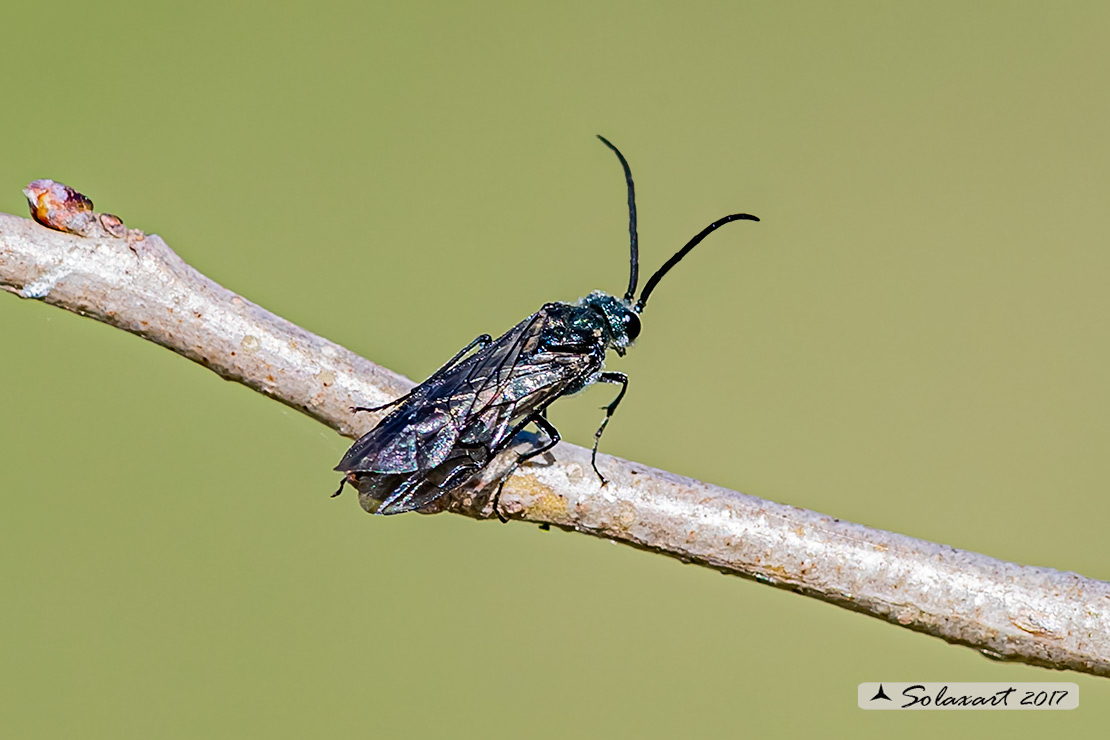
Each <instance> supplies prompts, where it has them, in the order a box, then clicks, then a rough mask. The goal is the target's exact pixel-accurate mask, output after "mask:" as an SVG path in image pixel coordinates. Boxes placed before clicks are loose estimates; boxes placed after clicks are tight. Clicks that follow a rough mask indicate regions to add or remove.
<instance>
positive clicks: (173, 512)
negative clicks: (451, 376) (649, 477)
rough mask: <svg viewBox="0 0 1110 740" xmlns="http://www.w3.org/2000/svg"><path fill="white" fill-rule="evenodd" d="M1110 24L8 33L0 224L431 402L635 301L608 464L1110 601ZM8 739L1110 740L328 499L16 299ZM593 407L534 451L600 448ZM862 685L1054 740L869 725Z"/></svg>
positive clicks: (985, 9)
mask: <svg viewBox="0 0 1110 740" xmlns="http://www.w3.org/2000/svg"><path fill="white" fill-rule="evenodd" d="M1108 21H1110V10H1108V9H1107V6H1106V5H1105V4H1102V3H1092V4H1082V3H1065V4H1049V3H1027V4H1018V3H1012V2H994V3H985V2H977V3H967V2H957V3H947V4H943V3H919V4H916V5H913V4H908V3H879V2H876V3H834V4H830V3H816V2H810V3H792V4H784V3H780V4H770V3H725V2H721V3H692V2H684V3H681V4H678V3H675V4H644V3H631V2H628V3H613V2H590V3H563V4H539V3H502V4H462V3H458V4H455V3H384V2H380V3H372V4H369V5H367V4H364V3H350V4H344V3H335V2H314V3H306V4H304V5H301V6H283V5H281V4H269V5H261V4H247V3H228V2H221V3H212V4H204V3H187V4H186V3H181V4H176V5H173V6H171V5H169V4H165V5H163V6H161V7H157V6H154V5H147V4H138V3H136V4H127V3H70V2H53V3H49V4H31V3H21V4H10V7H6V8H5V9H4V11H3V26H4V33H3V36H4V40H3V46H2V47H0V63H2V65H3V69H4V74H5V75H6V78H7V84H6V85H5V88H4V91H3V94H2V95H3V96H2V98H0V100H2V101H3V102H2V106H3V115H2V116H0V210H3V211H6V212H10V213H18V214H25V213H26V206H25V203H24V200H23V198H22V196H21V194H20V188H22V187H23V186H24V184H26V183H27V182H28V181H29V180H31V179H34V178H39V177H51V178H54V179H58V180H61V181H63V182H66V183H68V184H70V185H73V186H75V187H77V188H78V189H80V190H82V191H83V192H84V193H86V194H87V195H89V196H90V197H91V198H92V199H93V200H94V202H95V203H96V204H97V207H98V208H99V209H100V210H105V211H110V212H113V213H118V214H119V215H120V216H122V217H123V218H124V219H125V221H126V222H127V223H128V224H129V225H131V226H134V227H139V228H142V229H144V230H146V231H149V232H155V233H158V234H160V235H162V236H163V237H164V238H166V240H167V241H168V242H169V244H170V245H171V246H172V247H174V248H175V249H176V250H177V251H178V252H179V253H180V254H181V255H182V256H183V257H184V258H185V259H186V260H188V261H189V262H191V263H192V264H193V265H195V266H196V267H197V268H198V269H200V270H201V271H203V272H205V273H206V274H208V275H209V276H211V277H212V278H214V279H215V280H217V281H219V282H221V283H223V284H224V285H226V286H228V287H230V288H232V289H233V290H236V291H238V292H240V293H241V294H243V295H244V296H246V297H248V298H250V299H252V300H254V301H256V302H258V303H260V304H262V305H263V306H265V307H267V308H269V309H271V310H273V311H275V312H277V313H278V314H280V315H282V316H285V317H287V318H289V319H291V320H293V321H295V322H297V323H299V324H301V325H302V326H304V327H306V328H308V329H310V330H312V331H314V332H317V333H320V334H322V335H324V336H327V337H329V338H330V339H333V340H335V341H338V342H340V343H342V344H344V345H346V346H348V347H350V348H352V349H354V350H355V351H358V352H360V353H362V354H365V355H366V356H367V357H370V358H372V359H374V360H376V361H378V362H380V363H382V364H384V365H386V366H388V367H391V368H393V369H395V370H397V371H399V372H402V373H405V374H407V375H408V376H409V377H412V378H414V379H419V378H422V377H424V376H425V375H427V374H428V373H429V372H431V371H432V370H433V369H434V368H435V367H437V366H438V365H439V364H440V363H441V362H442V361H444V360H445V359H446V358H447V357H449V356H451V354H452V353H454V352H455V350H457V349H458V348H459V347H461V346H462V345H463V344H465V343H466V342H468V341H469V340H470V339H472V338H473V336H474V335H475V334H478V333H480V332H485V331H488V332H492V333H497V332H500V331H503V330H504V329H506V328H508V327H509V326H510V325H512V324H513V323H515V322H516V321H518V320H519V319H520V318H521V317H523V316H525V315H527V314H529V313H530V312H532V311H534V310H535V309H536V308H538V307H539V305H540V304H541V303H542V302H544V301H547V300H569V299H574V298H576V297H578V296H580V295H583V294H584V293H586V292H588V291H589V290H592V289H597V288H600V289H605V290H609V291H617V292H619V291H621V290H622V289H623V287H624V285H625V281H626V279H627V278H626V274H627V273H626V270H627V263H626V261H627V256H626V239H627V237H626V232H625V229H626V223H625V210H624V209H625V205H624V190H623V184H622V182H621V178H620V170H619V167H618V165H617V163H616V160H615V159H614V158H613V156H612V154H610V153H609V152H608V151H606V150H605V149H604V147H602V146H601V144H599V143H598V142H597V141H596V140H595V139H594V138H593V136H594V134H595V133H603V134H605V135H606V136H608V137H610V138H611V139H612V140H613V141H614V142H616V143H617V144H618V145H619V146H620V147H621V148H622V149H623V150H624V153H625V154H626V155H627V156H628V158H629V160H630V161H631V164H632V168H633V171H634V174H635V176H636V179H637V184H638V187H639V195H640V199H639V205H640V213H641V232H640V233H641V241H642V250H643V257H644V263H645V264H644V269H645V271H650V270H653V269H654V268H655V267H656V266H658V265H659V264H660V263H661V262H662V261H663V260H664V259H665V258H666V257H668V256H669V255H670V254H671V253H672V252H673V251H674V250H675V249H676V248H677V247H678V246H680V245H681V244H682V243H683V242H684V241H685V240H686V239H687V238H689V237H690V236H691V235H693V234H694V233H695V232H696V231H697V230H698V229H700V228H701V227H702V226H704V225H705V224H707V223H708V222H709V221H711V220H713V219H714V218H716V217H718V216H721V215H724V214H726V213H731V212H734V211H738V210H741V211H748V212H751V213H755V214H757V215H759V216H760V217H761V218H762V219H763V222H762V223H760V224H738V225H733V226H729V227H728V228H727V229H726V230H723V231H722V232H720V233H719V234H717V235H714V236H713V237H712V239H711V240H709V241H707V242H706V243H705V244H704V245H703V247H701V248H699V250H698V251H697V252H695V253H694V254H693V255H692V256H691V257H690V258H689V259H688V260H687V261H686V262H684V263H683V264H682V265H681V267H680V268H679V269H678V270H676V271H675V272H674V273H673V274H672V275H671V276H670V277H668V279H667V281H665V282H664V283H663V285H662V286H661V288H660V289H659V291H657V292H656V294H655V296H654V297H653V299H652V304H651V306H650V307H649V310H648V311H647V313H646V315H645V323H644V333H643V335H642V337H641V339H640V341H639V343H638V346H637V347H636V349H635V351H634V352H631V353H630V354H629V356H628V357H627V358H625V359H624V360H620V361H616V358H614V361H613V362H611V364H610V367H612V368H615V369H620V370H623V371H626V372H627V373H628V374H629V375H630V376H631V378H632V381H631V389H630V391H629V395H628V397H627V399H626V401H625V403H624V405H623V406H622V408H621V412H620V413H619V414H618V415H617V417H616V419H615V420H614V422H613V423H612V424H611V425H610V426H609V430H608V432H607V434H606V439H605V445H604V448H605V450H606V451H608V452H610V453H613V454H616V455H620V456H623V457H628V458H632V459H635V460H638V461H641V462H644V463H647V464H650V465H654V466H658V467H661V468H665V469H668V470H672V471H675V472H678V473H683V474H686V475H691V476H694V477H697V478H700V479H703V480H707V481H711V482H714V483H718V484H721V485H725V486H728V487H731V488H735V489H738V490H742V491H745V492H747V493H752V494H756V495H760V496H764V497H767V498H771V499H775V500H778V501H783V502H789V503H791V504H796V505H798V506H803V507H807V508H813V509H817V510H819V511H822V512H826V513H829V514H832V515H835V516H838V517H842V518H846V519H850V520H853V521H857V522H861V523H864V524H868V525H872V526H877V527H882V528H886V529H891V530H894V531H898V532H903V533H906V534H909V535H913V536H915V537H921V538H925V539H928V540H933V541H937V542H942V543H947V544H951V545H953V546H956V547H961V548H966V549H970V550H975V551H979V552H984V553H988V554H990V555H993V556H996V557H1000V558H1005V559H1009V560H1014V561H1017V562H1021V563H1028V564H1036V565H1045V566H1051V567H1054V568H1058V569H1061V570H1074V571H1077V572H1079V573H1082V574H1084V575H1087V576H1091V577H1095V578H1102V579H1110V560H1108V558H1107V556H1106V549H1107V544H1106V542H1107V538H1106V531H1107V520H1108V517H1110V504H1108V503H1107V496H1106V492H1107V485H1106V483H1107V481H1108V480H1110V455H1107V447H1108V442H1110V414H1108V413H1107V411H1108V408H1110V386H1108V384H1107V382H1106V375H1107V366H1108V363H1110V340H1108V333H1107V314H1108V310H1110V306H1108V299H1107V295H1106V288H1107V285H1108V283H1110V253H1108V250H1107V239H1106V235H1107V233H1110V226H1108V225H1107V221H1106V218H1105V214H1106V211H1107V196H1108V194H1110V136H1108V135H1107V132H1108V131H1110V96H1108V95H1107V87H1108V80H1110V55H1108V54H1107V52H1106V39H1107V37H1108V33H1110V23H1108ZM0 352H2V353H3V361H2V362H0V393H2V395H0V403H2V409H3V411H2V414H3V417H2V423H0V464H2V470H0V473H2V474H0V487H2V493H3V495H2V497H0V588H2V592H3V602H2V606H0V723H2V725H0V730H3V734H5V735H6V736H10V737H63V736H68V737H111V738H123V737H144V738H145V737H165V738H174V737H182V738H196V737H247V736H258V737H262V736H265V737H305V736H308V735H309V734H323V735H325V736H328V737H372V736H379V735H389V736H413V737H419V736H430V735H438V736H448V735H449V736H452V737H520V736H536V737H559V736H569V735H576V736H578V735H581V736H598V737H602V736H605V737H615V736H635V737H692V736H702V737H704V736H713V737H740V736H746V737H759V736H768V735H770V734H787V733H789V734H791V735H803V734H804V735H807V736H821V737H869V736H876V737H877V736H890V735H891V734H895V733H896V734H897V735H898V736H900V737H906V738H914V737H929V738H935V737H937V736H938V734H939V733H949V732H955V733H970V732H976V733H980V734H987V733H990V734H994V733H1003V732H1004V733H1006V734H1007V735H1008V736H1011V737H1019V736H1041V735H1044V734H1048V733H1053V734H1061V735H1062V734H1068V735H1075V736H1081V735H1084V734H1088V735H1089V734H1093V733H1095V732H1096V728H1099V729H1098V731H1099V732H1104V731H1105V727H1106V725H1107V722H1108V721H1110V708H1108V702H1110V684H1108V683H1107V682H1106V680H1105V679H1094V678H1089V677H1085V676H1077V675H1075V674H1066V673H1056V672H1052V671H1047V670H1043V669H1037V668H1031V667H1026V666H1021V665H1009V664H999V663H992V662H989V661H987V660H984V659H983V658H982V657H980V656H978V655H977V654H975V653H974V652H972V651H970V650H967V649H964V648H958V647H953V646H949V645H947V644H945V643H943V642H941V641H939V640H936V639H933V638H929V637H925V636H922V635H918V634H913V633H910V632H908V631H906V630H902V629H898V628H895V627H893V626H890V625H887V624H884V623H882V622H879V621H876V620H874V619H868V618H865V617H862V616H859V615H856V614H852V613H849V612H846V611H843V610H841V609H837V608H834V607H831V606H828V605H825V604H822V603H820V602H817V601H813V600H809V599H805V598H802V597H799V596H796V595H793V594H789V593H786V592H782V591H777V590H774V589H771V588H767V587H765V586H761V585H759V584H756V583H753V582H748V581H744V580H741V579H738V578H729V577H722V576H720V575H718V574H716V573H714V572H711V571H709V570H706V569H702V568H697V567H690V566H683V565H681V564H679V563H677V562H675V561H672V560H670V559H667V558H663V557H660V556H656V555H651V554H647V553H643V552H637V551H633V550H631V549H628V548H624V547H613V546H610V545H609V544H608V543H606V542H603V541H601V540H595V539H591V538H588V537H582V536H575V535H570V534H566V533H562V532H549V533H544V532H541V531H539V530H537V529H536V528H535V527H532V526H527V525H522V524H512V525H508V526H502V525H500V524H497V523H487V522H475V521H471V520H468V519H464V518H461V517H455V516H449V515H445V516H436V517H422V516H417V515H410V516H402V517H394V518H376V517H368V516H366V515H365V514H363V513H362V511H361V510H360V509H359V508H358V506H357V502H356V499H355V497H354V496H344V497H342V498H340V499H337V500H335V501H331V500H329V499H328V494H330V493H331V492H332V490H333V489H334V487H335V483H336V475H335V474H334V473H332V472H331V468H332V466H333V465H335V463H336V461H337V460H338V459H339V457H340V455H341V454H342V453H343V451H344V450H345V449H346V445H347V441H346V440H344V439H342V438H340V437H338V436H337V435H335V434H334V433H332V432H330V431H329V430H327V429H325V428H323V427H321V426H320V425H318V424H316V423H314V422H312V421H310V420H309V419H308V418H306V417H302V416H299V415H297V414H296V413H295V412H293V411H290V410H289V409H286V408H284V407H282V406H280V405H279V404H276V403H274V402H272V401H269V400H267V399H266V398H264V397H263V396H261V395H259V394H256V393H253V392H251V391H248V390H246V389H244V388H242V387H240V386H237V385H233V384H229V383H225V382H222V381H221V380H219V379H218V378H216V377H215V376H214V375H212V374H211V373H209V372H207V371H205V370H204V369H202V368H201V367H199V366H197V365H193V364H191V363H189V362H186V361H185V360H183V359H181V358H179V357H177V356H175V355H173V354H171V353H169V352H166V351H164V350H162V349H160V348H157V347H155V346H154V345H152V344H150V343H147V342H143V341H141V340H139V339H137V338H135V337H132V336H128V335H125V334H124V333H122V332H119V331H117V330H114V329H110V328H108V327H105V326H101V325H99V324H95V323H94V322H91V321H88V320H86V319H82V318H79V317H77V316H74V315H70V314H67V313H64V312H62V311H59V310H57V309H54V308H50V307H47V306H44V305H42V304H41V303H38V302H34V301H21V300H19V299H17V298H15V297H14V296H11V295H7V294H4V295H0ZM609 395H610V391H609V390H608V389H591V390H589V391H587V392H586V393H585V394H583V396H581V397H577V398H574V399H568V400H565V401H563V402H561V403H560V404H559V405H558V406H557V408H556V410H555V411H554V414H553V420H554V421H555V423H556V424H557V425H558V426H559V427H560V428H561V429H562V430H563V433H564V437H565V438H566V439H568V440H569V441H572V442H577V443H580V444H582V443H586V442H588V441H590V440H591V438H592V433H593V430H594V428H595V426H596V423H597V421H598V417H599V413H600V412H599V411H598V410H597V407H598V406H599V405H601V404H602V403H604V402H606V401H607V400H608V398H609ZM875 680H932V681H945V680H948V681H1049V680H1065V681H1076V682H1078V683H1079V685H1080V687H1081V707H1080V709H1079V710H1078V711H1074V712H1069V713H1035V714H1021V715H1018V714H1015V713H1005V714H1000V713H939V712H938V713H917V714H914V715H908V714H901V713H873V712H872V713H866V712H863V711H861V710H859V709H857V708H856V706H855V694H856V684H857V683H859V682H861V681H875Z"/></svg>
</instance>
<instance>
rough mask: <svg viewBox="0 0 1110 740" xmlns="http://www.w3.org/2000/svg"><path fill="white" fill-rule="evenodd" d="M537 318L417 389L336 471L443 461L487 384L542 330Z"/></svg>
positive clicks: (414, 467) (404, 469) (406, 468)
mask: <svg viewBox="0 0 1110 740" xmlns="http://www.w3.org/2000/svg"><path fill="white" fill-rule="evenodd" d="M538 316H539V314H536V315H533V316H530V317H529V318H527V319H525V320H524V321H522V322H521V323H519V324H517V325H516V326H514V327H513V328H512V329H510V330H509V331H507V332H506V333H505V334H503V335H502V336H501V337H499V338H498V339H496V340H495V341H494V342H492V343H491V344H489V345H487V346H485V347H483V348H482V349H480V350H478V351H477V352H475V353H474V354H473V355H471V356H470V357H468V358H466V359H465V360H462V361H461V362H458V363H457V364H455V365H453V366H452V367H450V368H449V369H445V370H444V369H441V371H440V372H437V373H436V374H435V375H433V376H432V377H431V378H429V379H428V380H426V381H424V382H423V383H421V384H420V385H419V386H417V387H416V388H415V389H414V390H413V391H412V392H411V393H410V394H409V395H408V396H407V397H406V399H405V400H404V401H403V402H402V403H401V404H400V405H399V406H398V407H397V408H396V410H394V411H393V412H392V413H391V414H389V415H388V416H386V417H385V418H384V419H382V421H381V422H380V423H379V424H378V425H377V426H376V427H374V428H373V429H371V430H370V431H369V432H367V433H366V434H364V435H363V436H362V437H360V438H359V439H358V441H356V442H355V443H354V444H353V445H352V446H351V448H350V449H349V450H347V454H345V455H344V456H343V459H342V460H340V462H339V465H337V466H336V468H335V469H336V470H339V471H341V472H345V473H346V472H365V473H411V472H415V471H421V470H431V469H433V468H435V467H436V466H437V465H439V464H440V463H442V462H443V461H444V460H446V459H447V456H448V455H449V454H450V452H451V450H452V448H453V447H454V444H455V441H456V440H457V439H458V436H459V430H460V429H461V428H462V427H463V426H465V425H466V424H467V422H468V420H469V417H470V414H471V410H472V409H473V407H474V404H475V402H476V399H478V398H479V397H480V396H481V397H486V396H489V395H490V393H489V388H488V385H489V383H491V382H496V380H497V378H498V377H499V376H500V372H511V368H512V366H513V363H514V362H516V360H517V358H518V357H519V354H520V352H521V351H522V348H523V347H524V346H527V345H529V344H530V343H532V342H534V341H535V337H538V334H539V331H540V330H542V327H543V320H542V319H539V318H537V317H538ZM529 338H531V339H529ZM495 392H496V390H495V389H494V393H495Z"/></svg>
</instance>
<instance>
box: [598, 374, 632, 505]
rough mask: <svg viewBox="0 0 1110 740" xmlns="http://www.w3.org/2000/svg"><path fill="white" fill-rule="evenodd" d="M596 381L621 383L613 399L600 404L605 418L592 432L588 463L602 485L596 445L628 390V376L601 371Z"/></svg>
mask: <svg viewBox="0 0 1110 740" xmlns="http://www.w3.org/2000/svg"><path fill="white" fill-rule="evenodd" d="M598 381H599V382H602V383H620V384H621V392H620V393H618V394H617V397H616V398H614V399H613V401H612V403H610V404H609V405H608V406H602V408H603V409H605V418H604V419H602V420H601V426H599V427H598V428H597V431H596V432H594V452H593V455H591V456H590V465H593V466H594V472H595V473H597V477H598V478H601V485H603V486H604V485H605V484H606V483H608V481H607V480H605V476H604V475H602V474H601V471H600V470H598V469H597V446H598V444H599V443H600V442H601V433H602V432H604V431H605V427H606V425H607V424H608V423H609V420H610V419H611V418H613V412H614V411H616V410H617V406H619V405H620V402H621V399H622V398H624V394H625V392H626V391H627V390H628V376H627V375H625V374H624V373H602V374H601V375H600V376H598Z"/></svg>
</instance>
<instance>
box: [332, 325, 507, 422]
mask: <svg viewBox="0 0 1110 740" xmlns="http://www.w3.org/2000/svg"><path fill="white" fill-rule="evenodd" d="M492 341H493V339H492V338H491V337H490V335H489V334H481V335H479V336H477V337H475V338H474V341H473V342H471V343H470V344H468V345H466V346H465V347H463V348H462V349H460V350H459V351H458V352H456V353H455V356H454V357H452V358H451V359H450V360H448V361H447V363H446V364H445V365H444V366H443V367H441V368H440V369H439V370H436V371H435V372H434V373H432V374H431V375H430V376H428V379H427V380H425V381H424V382H423V383H421V384H420V385H418V386H416V387H415V388H413V389H412V390H411V391H409V392H408V393H406V394H405V395H403V396H399V397H398V398H395V399H393V400H392V401H390V402H389V403H383V404H382V405H381V406H352V407H351V411H352V412H356V411H381V410H383V409H387V408H389V407H390V406H396V405H397V404H399V403H401V402H402V401H407V400H408V399H409V398H410V397H412V394H413V393H416V391H418V390H420V388H422V387H423V386H424V385H425V384H426V383H428V381H431V380H435V379H436V378H438V377H440V376H441V375H443V374H444V373H445V372H447V371H448V370H450V369H451V368H452V367H454V366H455V365H456V364H457V363H458V361H459V360H461V359H462V358H463V357H465V356H466V354H467V353H468V352H470V350H472V349H474V348H475V347H477V348H478V349H482V348H483V347H485V346H486V345H488V344H489V343H490V342H492Z"/></svg>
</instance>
